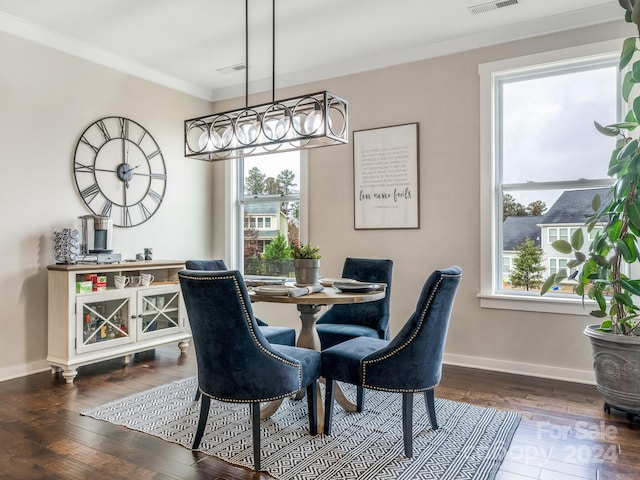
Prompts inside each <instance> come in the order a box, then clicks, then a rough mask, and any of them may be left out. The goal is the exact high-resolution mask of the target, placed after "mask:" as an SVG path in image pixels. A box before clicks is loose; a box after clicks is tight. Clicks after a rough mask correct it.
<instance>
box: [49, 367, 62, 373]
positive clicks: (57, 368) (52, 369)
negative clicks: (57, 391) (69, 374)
mask: <svg viewBox="0 0 640 480" xmlns="http://www.w3.org/2000/svg"><path fill="white" fill-rule="evenodd" d="M61 371H62V369H61V368H60V367H56V366H54V365H51V375H55V374H56V373H58V372H61Z"/></svg>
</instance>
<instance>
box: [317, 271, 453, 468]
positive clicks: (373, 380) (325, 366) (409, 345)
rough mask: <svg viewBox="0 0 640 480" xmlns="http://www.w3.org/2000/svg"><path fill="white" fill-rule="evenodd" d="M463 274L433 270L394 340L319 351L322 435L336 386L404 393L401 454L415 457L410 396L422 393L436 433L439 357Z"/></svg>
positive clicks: (358, 340)
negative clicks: (337, 383)
mask: <svg viewBox="0 0 640 480" xmlns="http://www.w3.org/2000/svg"><path fill="white" fill-rule="evenodd" d="M461 278H462V270H461V269H460V268H459V267H457V266H452V267H449V268H447V269H444V270H436V271H435V272H433V273H432V274H431V275H430V276H429V278H428V279H427V280H426V282H425V284H424V286H423V287H422V291H421V293H420V297H419V299H418V303H417V305H416V309H415V311H414V312H413V314H412V315H411V317H410V318H409V320H407V322H406V323H405V325H404V326H403V327H402V330H400V332H399V333H398V334H397V335H396V336H395V337H394V338H393V340H391V341H388V340H382V339H378V338H371V337H359V338H355V339H353V340H349V341H347V342H344V343H340V344H338V345H336V346H334V347H331V348H329V349H327V350H323V351H322V375H323V376H324V377H325V379H326V392H325V417H324V432H325V433H326V434H327V435H330V434H331V418H332V415H333V404H334V383H335V381H336V380H337V381H341V382H346V383H351V384H353V385H357V386H361V387H366V388H370V389H373V390H382V391H387V392H399V393H402V427H403V439H404V452H405V455H406V456H407V457H412V456H413V437H412V423H413V394H414V393H418V392H424V398H425V404H426V407H427V411H428V413H429V420H430V421H431V427H432V428H433V429H434V430H437V429H438V423H437V421H436V411H435V404H434V392H433V390H434V388H435V387H436V386H437V385H438V383H440V377H441V374H442V356H443V353H444V344H445V340H446V336H447V329H448V326H449V318H450V316H451V310H452V308H453V302H454V299H455V295H456V291H457V289H458V285H459V284H460V280H461Z"/></svg>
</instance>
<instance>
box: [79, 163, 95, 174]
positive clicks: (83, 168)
mask: <svg viewBox="0 0 640 480" xmlns="http://www.w3.org/2000/svg"><path fill="white" fill-rule="evenodd" d="M74 165H75V166H74V168H75V170H76V172H86V173H95V167H94V166H93V165H85V164H83V163H80V162H75V164H74Z"/></svg>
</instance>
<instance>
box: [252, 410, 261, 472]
mask: <svg viewBox="0 0 640 480" xmlns="http://www.w3.org/2000/svg"><path fill="white" fill-rule="evenodd" d="M251 417H252V418H251V427H252V430H253V467H254V468H255V470H256V471H258V470H260V402H253V403H252V404H251Z"/></svg>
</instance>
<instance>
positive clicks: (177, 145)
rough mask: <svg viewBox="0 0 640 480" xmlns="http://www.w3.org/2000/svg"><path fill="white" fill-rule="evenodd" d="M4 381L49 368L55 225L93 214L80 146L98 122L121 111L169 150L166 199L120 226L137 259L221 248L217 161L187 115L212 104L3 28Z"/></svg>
mask: <svg viewBox="0 0 640 480" xmlns="http://www.w3.org/2000/svg"><path fill="white" fill-rule="evenodd" d="M0 58H2V70H1V73H0V164H1V165H2V171H1V173H0V178H1V179H2V180H1V183H2V188H1V189H0V222H1V224H2V233H1V234H0V265H2V269H1V270H0V312H1V313H0V332H2V333H1V334H0V379H7V378H10V377H13V376H18V375H22V374H25V373H30V372H32V371H36V370H39V369H43V368H46V367H47V364H46V363H45V358H46V356H47V270H46V267H47V265H48V264H51V263H53V262H54V257H53V236H52V232H53V229H54V228H56V227H61V226H75V225H76V217H77V216H79V215H84V214H86V213H89V211H88V209H87V208H86V206H85V205H84V203H83V202H82V200H81V198H80V195H79V194H78V193H77V191H76V187H75V183H74V178H73V168H72V165H73V163H72V160H73V152H74V149H75V145H76V142H77V141H78V137H79V136H80V134H81V133H82V132H83V130H84V129H85V128H86V127H87V126H88V125H89V124H91V123H92V122H94V121H95V120H97V119H99V118H102V117H105V116H109V115H117V116H124V117H128V118H131V119H132V120H135V121H137V122H138V123H140V124H142V125H143V126H144V127H146V128H147V129H148V130H149V132H150V133H151V134H152V135H153V136H154V138H155V139H156V141H157V142H158V144H159V146H160V148H161V149H162V152H163V155H164V159H165V163H166V168H167V174H168V181H167V190H166V195H165V199H164V201H163V203H162V205H161V206H160V208H159V210H158V211H157V212H156V214H155V215H154V216H153V217H152V218H151V219H150V220H149V221H147V222H146V223H144V224H143V225H140V226H137V227H133V228H128V229H123V228H115V229H114V233H113V247H114V250H115V251H116V252H120V253H122V254H123V256H124V257H125V258H132V257H134V256H135V253H136V252H141V251H142V249H143V248H144V247H148V246H149V247H153V249H154V257H155V258H157V259H185V258H187V257H192V256H199V257H208V256H210V255H211V220H210V218H211V214H212V209H211V197H212V196H211V191H212V175H211V167H210V165H209V164H207V163H204V162H196V161H192V160H186V159H185V158H184V156H183V154H182V138H183V135H182V122H183V120H184V119H185V118H189V117H193V116H196V115H200V114H204V113H206V112H207V111H209V110H210V105H209V103H208V102H205V101H202V100H197V99H195V98H192V97H190V96H188V95H184V94H181V93H177V92H175V91H172V90H169V89H167V88H164V87H159V86H157V85H155V84H151V83H149V82H145V81H142V80H139V79H137V78H133V77H131V76H128V75H124V74H121V73H118V72H115V71H113V70H110V69H108V68H105V67H101V66H98V65H96V64H93V63H90V62H87V61H84V60H80V59H78V58H75V57H71V56H69V55H66V54H63V53H60V52H58V51H55V50H51V49H49V48H46V47H43V46H40V45H36V44H34V43H31V42H28V41H25V40H22V39H19V38H17V37H13V36H11V35H6V34H0Z"/></svg>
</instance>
